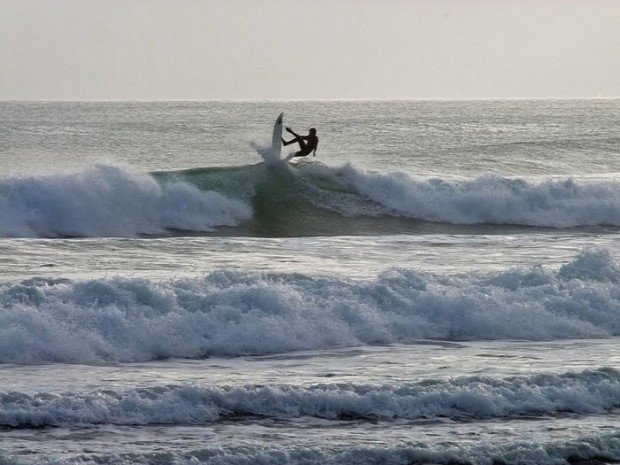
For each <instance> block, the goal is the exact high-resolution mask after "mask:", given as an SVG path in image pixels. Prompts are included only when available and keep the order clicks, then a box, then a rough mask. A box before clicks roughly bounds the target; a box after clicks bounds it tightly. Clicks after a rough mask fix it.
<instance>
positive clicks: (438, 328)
mask: <svg viewBox="0 0 620 465" xmlns="http://www.w3.org/2000/svg"><path fill="white" fill-rule="evenodd" d="M618 334H620V268H618V266H617V264H616V263H615V262H614V261H613V260H612V259H611V257H610V256H609V254H608V253H607V252H606V251H602V250H586V251H583V252H582V253H581V254H579V255H578V256H577V257H576V258H575V259H574V260H573V261H572V262H570V263H567V264H565V265H564V266H563V267H561V268H560V269H559V270H547V269H545V268H543V267H541V266H535V267H532V268H515V269H509V270H506V271H503V272H493V273H486V274H476V273H473V274H467V275H454V276H453V275H447V276H444V275H435V274H430V273H422V272H418V271H415V270H409V269H392V270H388V271H386V272H384V273H382V274H380V275H379V276H378V277H377V278H376V279H371V280H366V281H354V280H348V279H342V278H339V277H327V276H324V277H310V276H305V275H299V274H262V273H255V272H241V271H226V270H222V271H217V272H213V273H211V274H208V275H206V276H204V277H202V278H187V279H181V280H171V281H168V282H157V281H152V280H149V279H131V278H120V277H119V278H102V279H94V280H90V281H72V280H68V279H43V278H34V279H30V280H26V281H22V282H21V283H16V284H11V283H5V284H1V285H0V363H22V364H28V363H42V362H61V363H93V364H97V363H109V362H135V361H146V360H152V359H156V358H161V357H165V358H167V357H187V358H200V357H204V356H205V355H217V356H240V355H263V354H273V353H282V352H289V351H294V350H317V349H328V348H337V347H347V346H355V345H364V344H389V343H396V342H401V343H402V342H404V343H406V342H411V341H416V340H420V339H438V340H503V339H523V340H553V339H572V338H605V337H611V336H614V335H618Z"/></svg>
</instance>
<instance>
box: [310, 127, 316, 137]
mask: <svg viewBox="0 0 620 465" xmlns="http://www.w3.org/2000/svg"><path fill="white" fill-rule="evenodd" d="M310 134H312V135H313V136H314V135H315V134H316V129H314V128H310Z"/></svg>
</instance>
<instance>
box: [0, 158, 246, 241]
mask: <svg viewBox="0 0 620 465" xmlns="http://www.w3.org/2000/svg"><path fill="white" fill-rule="evenodd" d="M251 216H252V212H251V208H250V207H249V206H247V205H246V204H244V203H242V202H241V201H238V200H235V199H230V198H228V197H226V196H224V195H222V194H220V193H218V192H214V191H206V192H204V191H200V190H199V189H197V188H196V187H194V186H192V185H190V184H187V183H184V182H170V183H165V184H158V183H157V182H156V181H155V180H154V179H153V178H152V177H151V176H150V175H148V174H138V173H132V172H129V171H126V170H123V169H121V168H118V167H113V166H103V165H99V166H96V167H94V168H91V169H89V170H86V171H82V172H79V173H74V174H68V175H49V176H41V177H21V178H8V179H2V180H0V236H4V237H70V236H82V237H83V236H87V237H101V236H121V237H132V236H137V235H139V234H162V233H165V232H166V231H167V230H169V229H181V230H192V231H211V230H212V229H213V228H214V227H216V226H223V225H237V224H239V223H240V222H242V221H246V220H248V219H249V218H250V217H251Z"/></svg>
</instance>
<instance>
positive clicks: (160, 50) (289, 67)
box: [0, 0, 620, 100]
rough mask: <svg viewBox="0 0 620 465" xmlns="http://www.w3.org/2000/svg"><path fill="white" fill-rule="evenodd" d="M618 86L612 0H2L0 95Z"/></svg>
mask: <svg viewBox="0 0 620 465" xmlns="http://www.w3.org/2000/svg"><path fill="white" fill-rule="evenodd" d="M597 96H602V97H619V96H620V0H579V1H576V0H561V1H556V0H288V1H283V0H201V1H198V0H166V1H163V0H0V99H2V100H7V99H11V100H13V99H34V100H203V99H351V98H413V99H415V98H544V97H597Z"/></svg>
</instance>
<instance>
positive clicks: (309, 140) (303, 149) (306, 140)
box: [282, 128, 319, 157]
mask: <svg viewBox="0 0 620 465" xmlns="http://www.w3.org/2000/svg"><path fill="white" fill-rule="evenodd" d="M286 130H287V131H288V132H290V133H291V134H293V135H294V136H295V138H294V139H291V140H289V141H288V142H287V141H285V140H284V138H282V144H283V145H289V144H294V143H295V142H297V143H298V144H299V149H300V150H299V152H295V154H294V155H293V157H305V156H308V155H310V154H311V153H312V152H314V154H313V155H312V156H313V157H316V146H317V145H318V143H319V138H318V137H317V136H316V129H314V128H310V133H309V134H308V135H307V136H300V135H299V134H297V133H296V132H295V131H293V130H292V129H291V128H286Z"/></svg>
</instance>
